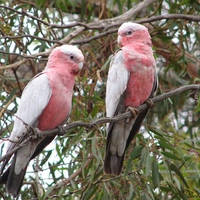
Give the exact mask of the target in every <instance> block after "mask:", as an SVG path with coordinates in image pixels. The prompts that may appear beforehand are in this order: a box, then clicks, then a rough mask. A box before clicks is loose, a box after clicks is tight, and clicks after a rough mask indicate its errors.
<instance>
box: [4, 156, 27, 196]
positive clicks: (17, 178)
mask: <svg viewBox="0 0 200 200" xmlns="http://www.w3.org/2000/svg"><path fill="white" fill-rule="evenodd" d="M15 162H16V156H14V158H13V161H12V164H11V166H10V167H9V168H8V169H7V170H6V171H5V172H4V173H3V175H2V176H1V178H0V184H4V183H5V184H6V190H7V192H8V193H10V194H11V195H12V196H13V197H14V198H15V197H17V196H18V194H19V191H20V188H21V186H22V183H23V179H24V175H25V173H26V169H27V165H26V167H25V168H24V169H22V170H21V172H20V173H19V174H16V173H15V171H14V168H15Z"/></svg>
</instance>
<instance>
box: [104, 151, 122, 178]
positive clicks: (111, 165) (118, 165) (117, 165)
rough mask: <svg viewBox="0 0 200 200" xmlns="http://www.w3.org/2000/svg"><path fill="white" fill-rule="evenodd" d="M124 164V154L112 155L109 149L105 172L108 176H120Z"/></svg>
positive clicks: (105, 161)
mask: <svg viewBox="0 0 200 200" xmlns="http://www.w3.org/2000/svg"><path fill="white" fill-rule="evenodd" d="M123 162H124V154H123V155H122V156H119V155H118V154H114V155H112V154H111V153H110V151H109V148H107V152H106V157H105V160H104V171H105V173H107V174H114V175H116V176H117V175H119V174H120V173H121V171H122V166H123Z"/></svg>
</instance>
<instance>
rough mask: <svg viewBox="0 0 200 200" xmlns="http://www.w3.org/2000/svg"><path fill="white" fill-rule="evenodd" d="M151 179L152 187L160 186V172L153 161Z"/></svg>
mask: <svg viewBox="0 0 200 200" xmlns="http://www.w3.org/2000/svg"><path fill="white" fill-rule="evenodd" d="M152 180H153V185H154V188H156V187H158V188H160V173H159V171H158V163H157V162H156V161H153V163H152Z"/></svg>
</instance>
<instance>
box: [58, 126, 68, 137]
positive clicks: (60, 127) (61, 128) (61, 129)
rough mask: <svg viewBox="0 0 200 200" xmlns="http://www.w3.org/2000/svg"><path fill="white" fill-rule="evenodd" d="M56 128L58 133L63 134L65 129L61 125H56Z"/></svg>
mask: <svg viewBox="0 0 200 200" xmlns="http://www.w3.org/2000/svg"><path fill="white" fill-rule="evenodd" d="M56 128H57V129H58V130H59V133H58V135H65V133H66V130H65V129H64V127H63V126H62V125H61V126H57V127H56Z"/></svg>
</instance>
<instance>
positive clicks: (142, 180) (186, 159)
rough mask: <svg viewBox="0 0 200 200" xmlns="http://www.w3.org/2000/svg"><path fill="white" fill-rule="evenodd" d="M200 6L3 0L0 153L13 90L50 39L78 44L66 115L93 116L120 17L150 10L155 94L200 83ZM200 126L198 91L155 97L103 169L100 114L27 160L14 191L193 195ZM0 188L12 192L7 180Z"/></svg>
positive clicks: (101, 106)
mask: <svg viewBox="0 0 200 200" xmlns="http://www.w3.org/2000/svg"><path fill="white" fill-rule="evenodd" d="M139 2H140V3H139ZM136 9H138V10H137V11H136ZM180 14H181V15H180ZM199 15H200V4H199V2H198V1H188V0H185V1H182V0H173V1H171V0H170V1H168V0H163V1H155V0H145V1H134V0H123V1H121V0H115V1H114V0H109V1H105V0H103V1H92V0H91V1H85V0H84V1H79V0H76V1H74V0H71V1H63V0H56V1H55V0H54V1H43V0H37V1H34V2H29V1H22V0H19V1H9V2H8V1H0V34H1V37H0V83H1V84H0V119H1V120H0V127H1V129H0V134H1V142H0V156H2V155H3V153H5V145H4V141H5V139H6V138H7V137H8V136H9V134H10V132H11V130H12V125H13V124H12V121H13V116H14V113H15V112H16V110H17V106H18V103H19V97H20V95H21V93H22V91H23V89H24V87H25V85H26V84H27V82H28V81H29V80H30V79H31V78H32V77H33V76H34V75H35V74H37V73H38V72H40V71H41V70H43V69H44V67H45V64H46V61H47V57H48V55H49V52H50V51H51V49H52V48H54V47H55V46H57V45H61V44H64V43H71V44H77V45H78V46H79V47H80V49H81V50H82V51H83V53H84V55H85V64H84V69H83V71H82V72H81V74H80V76H79V77H78V78H77V80H76V86H75V88H74V97H73V109H72V112H71V116H70V119H69V120H68V123H71V122H74V121H79V120H81V121H84V122H89V121H91V120H93V119H98V118H101V117H104V116H105V103H104V99H105V84H106V79H107V71H108V67H109V63H110V60H111V56H112V54H113V53H114V52H115V51H116V50H117V49H118V47H117V45H116V36H117V35H116V31H117V28H118V27H119V25H120V24H121V23H123V22H124V21H136V22H137V21H138V22H140V23H144V21H143V20H149V21H148V23H144V25H145V26H147V27H148V29H149V31H150V33H151V36H152V41H153V49H154V53H155V54H154V55H155V58H156V61H157V70H158V75H159V89H158V93H157V94H158V95H159V94H162V93H165V92H168V91H170V90H173V89H175V88H177V87H179V86H183V85H187V84H193V83H197V84H198V83H199V74H200V68H199V67H200V58H199V57H200V52H199V46H200V42H199V41H200V35H199V33H200V29H199V23H200V18H194V17H198V16H199ZM159 16H160V17H162V19H161V20H160V19H159V20H156V17H159ZM165 16H166V18H165ZM167 16H168V18H167ZM153 17H155V18H154V19H153ZM186 17H188V18H186ZM199 126H200V99H198V94H197V93H196V91H186V92H184V93H181V94H178V95H175V96H174V97H172V98H168V99H166V100H164V101H162V102H159V103H156V104H155V106H154V108H153V109H151V110H150V112H149V114H148V116H147V118H146V120H145V121H144V126H142V128H141V130H140V132H139V133H138V135H137V136H136V137H135V138H134V140H133V141H132V144H131V145H130V147H129V149H128V151H127V153H126V155H125V162H124V167H123V171H122V173H121V175H120V176H117V177H114V176H111V175H107V174H105V173H104V172H103V160H104V154H105V143H106V124H101V125H98V126H96V127H93V128H92V129H86V128H82V127H76V128H73V129H70V130H68V131H67V132H66V134H65V135H63V136H57V138H56V139H55V141H54V142H52V144H51V145H49V146H48V147H47V148H46V149H45V150H44V151H43V152H42V153H41V154H40V155H39V156H38V157H37V158H36V159H35V160H34V161H33V162H31V163H30V166H29V168H28V170H27V174H26V177H25V180H24V184H23V187H22V189H21V193H20V196H19V198H18V199H34V198H35V199H41V200H42V199H141V200H143V199H144V200H146V199H147V200H150V199H155V200H156V199H159V200H160V199H184V200H186V199H198V198H199V196H200V189H199V188H200V181H199V180H200V177H199V174H200V164H199V163H200V156H199V155H200V150H199V149H200V141H199V134H200V129H199ZM0 196H1V198H2V199H12V198H11V197H10V196H9V195H7V194H6V192H5V188H4V186H1V187H0Z"/></svg>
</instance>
